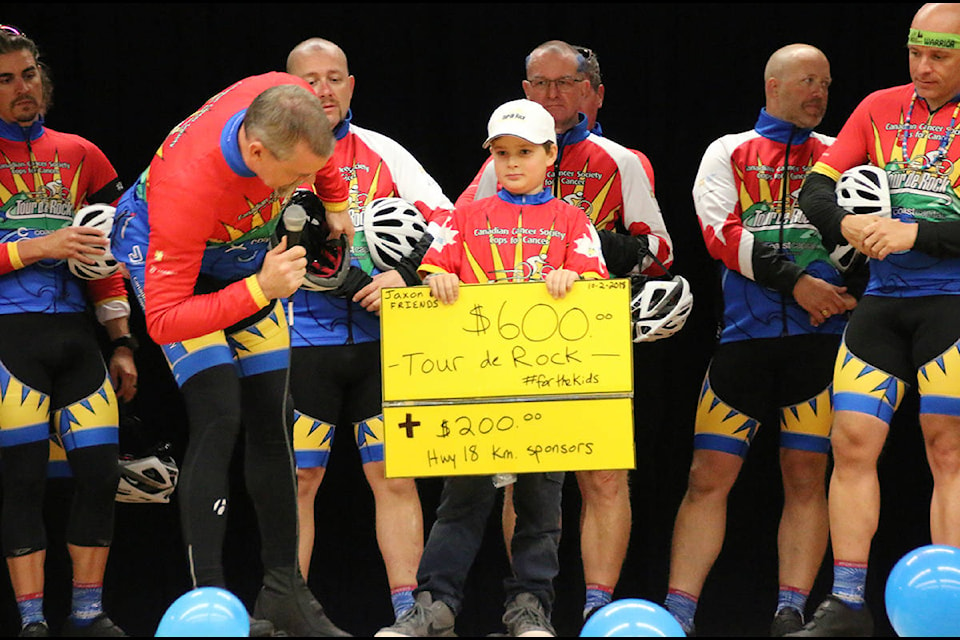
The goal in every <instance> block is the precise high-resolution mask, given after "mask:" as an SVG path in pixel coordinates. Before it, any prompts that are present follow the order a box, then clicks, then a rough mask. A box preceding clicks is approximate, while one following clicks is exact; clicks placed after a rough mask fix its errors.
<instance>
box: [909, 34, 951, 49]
mask: <svg viewBox="0 0 960 640" xmlns="http://www.w3.org/2000/svg"><path fill="white" fill-rule="evenodd" d="M910 45H916V46H919V47H937V48H939V49H960V35H957V34H956V33H936V32H935V31H921V30H920V29H910V35H908V36H907V46H910Z"/></svg>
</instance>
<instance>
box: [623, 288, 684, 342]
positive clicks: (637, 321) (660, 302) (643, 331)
mask: <svg viewBox="0 0 960 640" xmlns="http://www.w3.org/2000/svg"><path fill="white" fill-rule="evenodd" d="M630 280H631V287H630V288H631V290H632V293H633V299H632V300H631V301H630V315H631V317H632V319H633V328H634V337H633V341H634V342H655V341H657V340H660V339H661V338H669V337H670V336H672V335H673V334H675V333H676V332H678V331H680V329H682V328H683V325H684V324H686V322H687V318H688V317H689V316H690V311H691V310H692V309H693V293H692V292H691V291H690V283H689V282H687V280H686V278H684V277H683V276H674V277H673V278H671V279H670V280H653V279H649V278H647V277H646V276H631V279H630Z"/></svg>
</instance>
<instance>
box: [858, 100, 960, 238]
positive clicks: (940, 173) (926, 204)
mask: <svg viewBox="0 0 960 640" xmlns="http://www.w3.org/2000/svg"><path fill="white" fill-rule="evenodd" d="M872 124H873V130H874V149H876V153H878V154H880V157H878V158H877V162H876V164H877V165H878V166H881V167H883V168H884V170H885V171H886V173H887V178H888V180H889V183H890V200H891V205H892V206H893V208H894V210H895V211H899V212H900V213H901V214H907V215H909V216H910V217H913V218H917V219H921V220H930V221H935V220H958V219H960V215H958V211H960V198H958V197H957V192H956V190H957V186H958V183H960V163H956V162H953V161H951V160H950V159H949V158H947V157H945V156H944V154H943V153H941V151H940V144H941V142H942V140H943V137H944V136H949V135H950V132H949V131H948V128H947V127H942V126H938V125H928V124H926V123H923V124H921V125H919V127H918V126H913V125H906V124H904V121H903V114H901V116H900V123H899V124H897V125H892V124H888V125H886V127H885V129H886V130H888V131H889V130H893V131H894V133H895V135H893V136H892V137H891V138H890V142H889V145H890V146H889V148H888V149H884V145H883V143H882V140H881V131H880V128H879V127H878V126H877V123H876V122H872ZM904 130H908V131H909V137H910V139H912V140H914V141H915V142H914V147H913V150H912V151H910V157H909V158H907V159H906V160H904V157H903V145H902V140H903V131H904ZM931 147H932V149H931ZM948 150H949V147H948Z"/></svg>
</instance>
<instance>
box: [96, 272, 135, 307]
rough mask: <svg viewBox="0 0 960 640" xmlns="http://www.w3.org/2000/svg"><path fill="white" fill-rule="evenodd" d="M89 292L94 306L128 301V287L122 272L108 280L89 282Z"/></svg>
mask: <svg viewBox="0 0 960 640" xmlns="http://www.w3.org/2000/svg"><path fill="white" fill-rule="evenodd" d="M87 292H88V293H89V294H90V299H91V300H92V301H93V303H94V304H103V303H104V302H110V301H111V300H126V299H127V286H126V284H125V283H124V281H123V274H121V273H120V272H117V273H115V274H113V275H112V276H110V277H108V278H101V279H100V280H90V281H88V282H87Z"/></svg>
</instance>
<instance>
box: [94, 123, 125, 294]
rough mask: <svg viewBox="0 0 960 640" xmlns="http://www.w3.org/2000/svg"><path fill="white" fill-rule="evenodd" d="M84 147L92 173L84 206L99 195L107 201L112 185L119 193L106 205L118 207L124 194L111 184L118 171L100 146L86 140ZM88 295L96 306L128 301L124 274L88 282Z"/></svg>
mask: <svg viewBox="0 0 960 640" xmlns="http://www.w3.org/2000/svg"><path fill="white" fill-rule="evenodd" d="M83 142H84V146H85V147H86V150H87V157H86V158H85V159H84V164H85V165H86V171H90V172H91V173H90V182H89V183H87V193H86V196H87V198H88V199H87V200H86V201H85V202H84V203H83V206H86V205H87V204H96V203H92V202H90V201H89V196H92V195H94V194H98V195H99V196H100V197H99V198H98V200H102V199H105V198H104V196H107V193H106V192H105V191H107V190H105V189H104V187H106V186H107V185H110V187H111V188H110V189H109V191H111V192H112V191H113V189H118V192H117V193H115V194H114V193H110V195H113V196H114V197H113V199H112V200H111V201H110V202H107V203H106V204H109V205H110V206H112V207H115V206H117V202H119V201H120V196H121V195H122V193H120V192H119V187H120V185H119V184H111V183H114V182H115V181H116V180H117V171H116V169H114V168H113V165H112V164H110V160H108V159H107V156H106V155H105V154H104V153H103V151H101V150H100V148H99V147H98V146H96V145H95V144H93V143H92V142H89V141H87V140H84V141H83ZM87 293H88V294H89V295H90V300H91V301H92V302H93V304H94V305H99V304H103V303H105V302H110V301H111V300H126V299H127V287H126V284H125V283H124V280H123V274H121V273H119V272H118V273H115V274H113V275H112V276H110V277H108V278H102V279H100V280H90V281H88V282H87Z"/></svg>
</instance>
